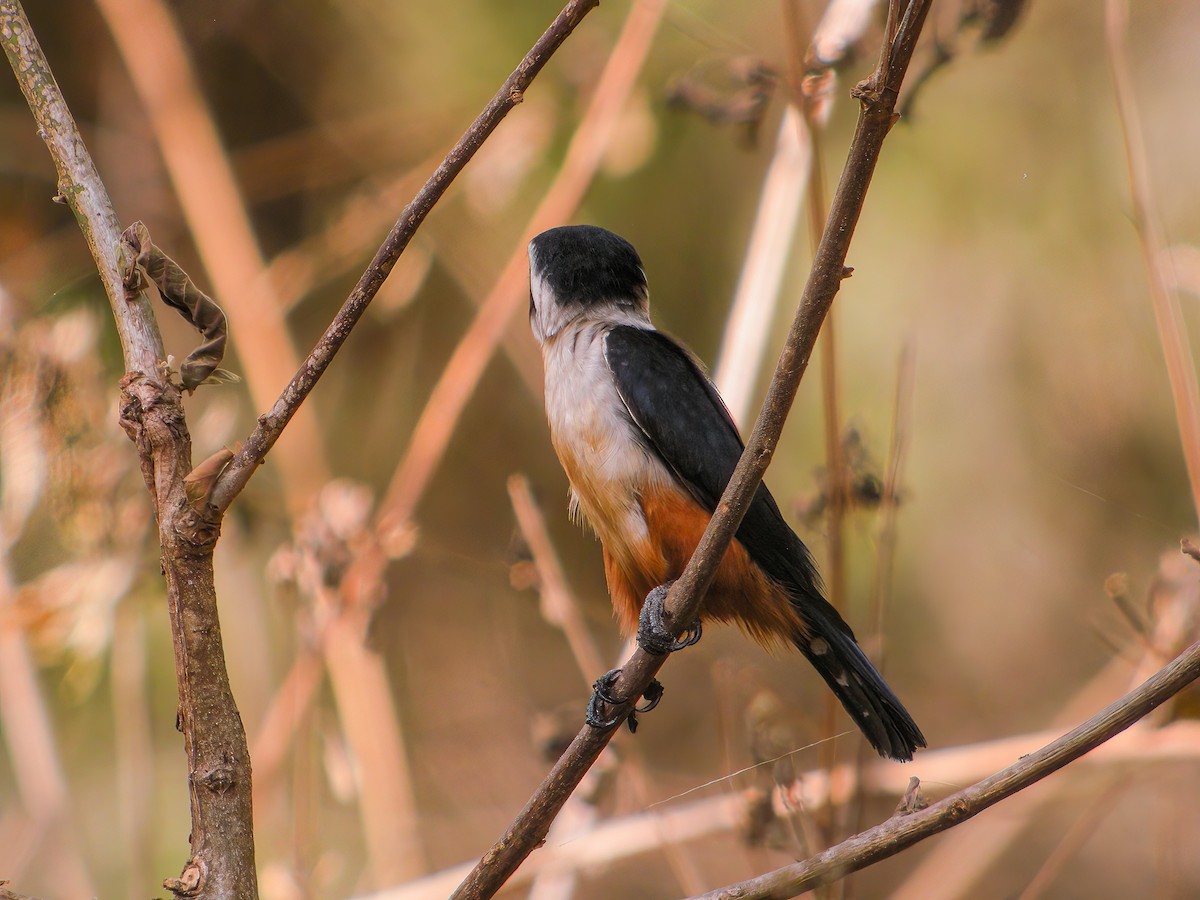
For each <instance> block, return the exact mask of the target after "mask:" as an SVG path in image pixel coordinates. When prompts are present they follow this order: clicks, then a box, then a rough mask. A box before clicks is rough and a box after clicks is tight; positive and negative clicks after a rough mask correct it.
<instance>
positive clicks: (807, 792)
mask: <svg viewBox="0 0 1200 900" xmlns="http://www.w3.org/2000/svg"><path fill="white" fill-rule="evenodd" d="M1060 734H1061V732H1054V731H1041V732H1034V733H1031V734H1022V735H1016V736H1013V737H1009V738H1003V739H1000V740H996V741H988V742H985V743H981V744H969V745H966V746H962V747H948V748H945V749H940V750H931V751H928V752H926V753H922V754H921V778H922V779H923V782H924V785H925V787H924V788H923V790H924V791H927V790H929V786H930V785H933V786H935V788H936V786H940V785H946V784H956V783H957V784H962V783H970V782H973V781H977V780H979V779H981V778H984V777H986V776H987V775H988V774H989V773H992V772H995V771H996V770H997V769H999V768H1002V767H1004V766H1005V765H1007V764H1009V763H1011V762H1012V760H1014V759H1018V758H1019V757H1021V756H1022V755H1023V754H1026V753H1029V752H1031V751H1032V750H1034V749H1036V748H1037V747H1039V746H1043V745H1045V744H1046V743H1049V742H1050V741H1053V740H1054V739H1055V738H1056V737H1058V736H1059V735H1060ZM1198 758H1200V723H1197V722H1190V721H1178V722H1173V723H1171V724H1170V725H1167V726H1165V727H1164V728H1161V729H1159V728H1152V727H1149V726H1146V725H1144V724H1139V725H1135V726H1134V727H1132V728H1130V729H1128V730H1127V731H1125V732H1123V733H1122V734H1120V735H1119V736H1117V737H1115V738H1113V739H1112V740H1111V741H1109V742H1107V743H1105V744H1103V745H1101V746H1100V747H1098V748H1097V749H1096V750H1094V751H1093V752H1092V753H1090V754H1089V755H1088V756H1087V757H1086V765H1087V766H1088V767H1091V768H1094V767H1102V768H1104V769H1105V770H1107V769H1110V768H1111V769H1112V770H1113V771H1120V770H1122V769H1124V768H1127V767H1129V766H1139V767H1148V766H1153V765H1160V764H1161V765H1171V764H1173V763H1179V762H1184V761H1189V760H1195V759H1198ZM857 772H858V769H857V768H856V767H855V766H853V765H843V766H840V767H838V769H837V770H836V771H835V772H834V773H830V772H829V771H828V770H826V769H823V768H816V769H811V770H809V771H807V772H804V773H803V774H801V775H799V776H798V777H797V778H796V779H795V781H793V782H791V783H789V784H782V785H779V786H778V787H777V788H776V789H775V790H774V792H773V794H772V798H771V806H772V809H773V811H774V814H775V815H777V816H780V817H786V816H789V815H791V814H792V813H793V812H794V811H795V810H796V809H797V808H798V807H801V806H803V807H805V808H811V809H817V808H821V807H824V806H830V805H833V806H837V805H840V804H842V803H845V802H846V801H847V800H848V799H849V798H850V795H851V794H852V793H854V792H855V791H856V790H858V787H857V786H856V785H855V779H856V777H857ZM862 777H863V784H862V786H861V787H862V790H863V791H864V792H865V793H867V794H868V795H870V796H877V797H894V798H900V797H903V796H904V793H905V791H906V789H907V788H908V783H909V779H910V775H909V769H907V768H904V767H901V766H898V765H896V764H894V763H888V762H883V761H876V762H874V763H872V764H870V765H868V766H866V767H865V769H863V770H862ZM719 786H721V787H722V788H723V786H724V783H723V782H720V783H719ZM1043 793H1044V794H1045V795H1046V796H1048V797H1050V798H1053V797H1054V796H1056V795H1057V791H1053V792H1049V791H1048V792H1035V793H1033V794H1030V795H1028V796H1029V797H1030V800H1031V801H1037V802H1040V801H1041V797H1042V795H1043ZM1024 796H1025V795H1022V797H1024ZM757 798H758V794H757V793H756V792H755V791H735V792H731V793H726V792H724V791H723V790H722V791H721V793H719V794H718V795H716V796H711V797H702V798H700V799H684V798H680V797H676V798H672V799H670V800H667V801H663V802H662V803H660V804H657V805H656V806H655V808H654V809H648V810H644V811H642V812H637V813H631V814H629V815H627V816H618V817H614V818H612V819H608V820H607V821H604V822H601V823H599V824H597V825H596V826H595V828H593V829H592V830H591V831H590V832H589V833H587V834H586V835H581V836H579V837H577V838H574V839H572V840H571V841H570V842H569V843H556V842H555V841H553V840H550V841H547V843H546V846H544V847H543V848H542V849H541V850H539V851H538V852H537V853H536V854H535V855H533V856H531V857H530V858H529V860H528V861H527V862H526V863H525V865H523V866H522V867H521V868H520V869H518V870H517V872H516V873H515V874H514V875H513V877H512V878H511V879H510V880H509V882H508V887H509V888H517V887H520V886H522V885H525V884H528V883H529V882H530V881H531V880H533V879H535V878H537V877H539V876H540V875H541V874H542V873H543V872H547V871H552V872H562V871H569V870H578V869H581V868H589V867H591V868H597V867H601V866H604V865H613V864H616V863H619V862H621V861H622V860H626V859H629V858H631V857H636V856H640V855H643V854H649V853H656V852H660V851H661V850H662V849H663V841H664V840H666V839H670V840H671V841H674V842H677V843H680V844H683V843H687V842H689V841H693V840H700V839H703V838H706V837H711V836H712V835H715V834H721V833H729V832H737V831H740V830H741V829H742V828H744V826H745V823H746V819H747V816H748V814H749V811H750V806H751V804H752V803H755V802H757ZM655 816H659V817H661V819H660V822H659V825H660V826H662V827H661V828H659V827H657V826H656V824H655V821H654V817H655ZM991 823H992V820H991V819H986V820H981V821H980V822H979V824H980V825H985V824H991ZM954 835H955V833H952V834H951V835H949V836H948V839H951V838H953V837H954ZM469 869H470V866H469V864H467V863H464V864H462V865H459V866H455V867H453V868H450V869H446V870H444V871H441V872H436V873H433V874H430V875H427V876H425V877H423V878H420V879H417V880H415V881H412V882H409V883H408V884H403V885H399V886H397V887H395V888H392V889H389V890H386V891H379V892H376V893H373V894H365V895H362V896H360V897H358V898H357V900H426V898H431V897H438V896H444V895H446V894H447V893H448V892H449V891H451V890H453V888H454V886H455V885H456V884H458V883H459V882H460V881H461V880H462V879H463V878H464V877H465V876H466V874H467V873H468V871H469ZM952 869H953V866H947V865H946V864H943V866H942V867H941V874H942V876H943V877H949V876H950V872H951V870H952ZM597 877H602V876H600V875H599V874H598V875H597ZM969 887H970V885H969V882H968V883H967V884H966V887H965V889H967V890H969ZM901 890H902V891H903V889H901ZM935 893H937V892H934V891H933V887H932V886H926V888H925V893H923V894H922V893H912V892H905V893H902V894H901V893H897V894H896V896H897V897H899V896H902V895H903V896H906V897H922V896H923V897H930V896H934V895H935ZM950 893H951V895H953V892H950ZM938 895H940V896H946V894H944V893H941V894H938ZM960 896H961V894H960Z"/></svg>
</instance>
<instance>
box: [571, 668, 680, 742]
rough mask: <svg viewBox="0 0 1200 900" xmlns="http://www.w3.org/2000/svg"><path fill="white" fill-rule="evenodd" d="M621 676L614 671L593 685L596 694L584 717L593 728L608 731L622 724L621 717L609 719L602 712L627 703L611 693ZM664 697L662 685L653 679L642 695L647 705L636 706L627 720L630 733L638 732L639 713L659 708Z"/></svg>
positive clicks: (618, 672)
mask: <svg viewBox="0 0 1200 900" xmlns="http://www.w3.org/2000/svg"><path fill="white" fill-rule="evenodd" d="M620 675H621V670H620V669H613V670H612V671H610V672H606V673H605V674H604V675H601V676H600V677H599V678H598V679H596V683H595V684H593V685H592V688H593V691H594V692H593V694H592V698H591V699H590V700H588V705H587V715H586V716H585V717H584V719H585V721H586V722H587V723H588V724H589V725H591V726H592V727H593V728H600V729H605V730H607V729H609V728H612V727H613V726H614V725H619V724H620V722H621V717H620V716H615V717H613V718H609V717H608V716H606V715H604V714H603V711H602V710H603V707H604V706H620V705H621V704H622V703H624V702H625V701H624V700H621V699H618V698H617V697H614V696H613V695H612V693H611V691H612V688H613V685H614V684H616V683H617V679H618V678H619V677H620ZM662 695H663V686H662V684H661V683H660V682H659V680H658V679H657V678H653V679H651V680H650V683H649V684H648V685H646V690H645V691H644V692H643V693H642V696H643V697H645V698H646V704H645V705H644V706H635V707H634V708H633V710H632V711H630V713H629V717H628V718H627V719H626V720H625V721H627V722H628V723H629V730H630V732H636V731H637V727H638V721H637V716H638V713H648V712H650V710H652V709H654V707H656V706H658V701H659V700H661V699H662Z"/></svg>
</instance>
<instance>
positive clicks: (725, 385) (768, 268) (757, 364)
mask: <svg viewBox="0 0 1200 900" xmlns="http://www.w3.org/2000/svg"><path fill="white" fill-rule="evenodd" d="M811 155H812V133H811V132H810V131H809V129H808V125H807V124H806V123H805V121H804V117H803V116H802V115H800V113H798V112H797V111H796V109H795V107H793V106H790V105H789V106H788V107H787V108H786V109H785V110H784V111H783V117H782V118H781V119H780V120H779V133H778V135H777V136H776V138H775V153H774V155H773V156H772V157H771V164H770V166H768V168H767V174H766V176H765V177H764V178H763V184H762V190H761V192H760V193H759V198H758V211H757V213H755V217H754V225H753V226H752V227H751V230H750V240H749V242H748V244H747V247H746V252H745V255H744V257H743V259H742V271H741V273H740V274H739V275H738V282H737V287H736V288H735V289H734V295H733V303H732V305H731V306H730V310H729V317H728V319H727V320H726V325H725V331H724V333H723V336H722V338H721V349H720V351H719V353H718V354H717V364H716V366H715V367H714V368H713V381H715V382H716V384H717V388H718V389H719V390H720V391H721V396H722V397H724V398H725V405H726V406H728V407H729V412H730V413H731V414H732V415H733V420H734V421H735V422H737V423H738V424H739V425H741V426H744V424H745V422H746V420H747V418H748V416H749V414H750V412H751V403H752V400H753V398H754V396H755V389H756V387H757V382H758V374H759V372H760V371H761V369H762V360H763V357H764V355H765V354H766V350H767V338H768V336H769V335H770V331H771V324H772V322H773V321H774V319H775V310H776V305H777V303H778V300H779V290H780V287H781V286H782V284H783V276H784V273H785V272H786V270H787V266H788V262H789V261H790V259H791V255H792V253H791V251H792V247H793V246H794V244H795V233H796V224H797V222H798V221H799V218H800V207H801V203H802V201H803V198H804V191H805V187H806V186H807V184H808V179H809V161H810V159H811Z"/></svg>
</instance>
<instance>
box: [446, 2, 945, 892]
mask: <svg viewBox="0 0 1200 900" xmlns="http://www.w3.org/2000/svg"><path fill="white" fill-rule="evenodd" d="M928 9H929V2H928V0H913V2H912V3H911V4H909V5H907V6H906V7H905V9H904V12H903V16H902V18H901V19H900V21H899V23H898V25H897V28H896V31H895V35H896V36H895V39H894V41H892V42H891V43H888V44H886V45H885V46H884V48H883V51H882V53H881V57H880V66H879V68H877V69H876V71H875V72H874V73H872V75H871V76H870V77H869V78H868V79H867V80H866V81H864V82H862V83H861V84H859V85H858V87H857V88H856V89H855V91H854V96H855V97H857V98H858V99H859V100H860V101H861V103H862V110H861V113H860V115H859V120H858V126H857V128H856V129H855V133H854V139H853V141H852V142H851V146H850V151H849V154H848V159H847V163H846V168H845V170H844V171H843V173H842V177H841V180H840V182H839V184H838V189H837V192H836V194H835V195H834V200H833V208H832V209H831V210H830V215H829V220H828V227H827V228H826V230H825V233H824V235H823V236H822V239H821V243H820V246H819V247H818V249H817V254H816V257H815V259H814V262H813V268H812V270H811V271H810V273H809V277H808V281H807V283H806V284H805V288H804V294H803V296H802V298H801V301H800V307H799V309H798V310H797V313H796V318H795V321H794V322H793V325H792V329H791V332H790V333H789V335H788V338H787V342H786V344H785V347H784V350H783V354H782V355H781V357H780V360H779V364H778V365H777V367H776V370H775V377H774V378H773V379H772V382H771V388H770V390H769V392H768V395H767V400H766V403H765V404H764V407H763V411H762V413H761V414H760V415H759V418H758V422H757V423H756V425H755V427H754V431H753V432H752V433H751V435H750V440H749V441H748V442H747V446H746V451H745V452H744V453H743V454H742V458H741V460H740V461H739V463H738V465H737V468H736V469H735V471H734V473H733V476H732V478H731V479H730V482H729V486H728V487H727V488H726V490H725V493H724V495H723V496H722V497H721V501H720V503H719V504H718V506H717V512H716V514H715V515H714V516H713V518H712V520H711V521H710V522H709V524H708V528H707V529H706V530H705V533H704V536H703V538H702V539H701V541H700V545H699V546H698V547H697V549H696V552H695V553H694V554H693V556H692V559H691V561H690V562H689V563H688V566H687V568H686V570H685V571H684V573H683V575H682V576H681V577H680V578H679V580H678V581H677V582H675V584H674V586H673V587H672V588H671V591H670V593H669V595H668V597H667V608H668V615H669V619H670V621H671V622H672V623H685V622H691V621H692V620H693V619H694V618H695V616H696V613H697V611H698V609H699V606H700V602H701V600H702V598H703V595H704V591H705V590H706V589H707V587H708V585H709V584H710V583H711V581H712V578H713V576H714V575H715V573H716V569H717V566H718V565H719V564H720V561H721V559H722V558H723V556H724V554H725V549H726V548H727V547H728V546H729V542H730V541H731V540H732V539H733V535H734V532H735V531H736V530H737V527H738V525H739V524H740V522H741V519H742V516H743V515H744V514H745V510H746V508H747V507H748V506H749V504H750V500H751V498H752V497H753V496H754V492H755V490H756V489H757V487H758V485H759V483H760V482H761V481H762V476H763V472H764V471H765V470H766V468H767V465H768V464H769V463H770V460H771V456H772V455H773V453H774V450H775V445H776V443H777V442H778V440H779V435H780V433H781V432H782V430H783V423H784V420H785V419H786V417H787V413H788V410H789V409H790V408H791V404H792V400H793V399H794V397H795V394H796V390H797V388H798V387H799V384H800V378H801V377H802V376H803V374H804V370H805V368H806V366H807V364H808V359H809V357H810V355H811V354H812V348H813V345H814V343H815V342H816V339H817V334H818V332H819V331H820V327H821V322H822V321H823V320H824V318H825V313H826V312H827V311H828V309H829V307H830V305H831V304H832V303H833V298H834V296H835V295H836V294H837V291H838V288H839V287H840V286H841V281H842V278H843V277H844V266H845V261H846V253H847V251H848V249H849V246H850V238H851V237H852V235H853V234H854V226H855V225H856V224H857V222H858V217H859V214H860V212H861V210H862V205H863V202H864V200H865V197H866V191H867V187H868V185H869V184H870V180H871V174H872V173H873V172H874V169H875V163H876V161H877V160H878V159H879V152H880V149H881V148H882V146H883V141H884V138H886V137H887V133H888V131H889V130H890V129H891V126H892V123H893V121H894V119H893V110H894V109H895V103H896V98H897V95H898V93H899V89H900V84H901V82H902V81H903V79H904V73H905V71H906V70H907V67H908V63H909V60H910V59H911V58H912V51H913V48H914V46H915V44H916V40H917V36H918V35H919V34H920V31H921V26H922V25H923V24H924V21H925V15H926V13H927V12H928ZM885 63H886V66H885ZM677 627H681V626H677ZM665 661H666V658H665V657H655V656H651V655H650V654H648V653H646V652H645V651H643V650H641V649H638V650H637V651H635V652H634V654H633V656H632V657H631V658H630V660H629V661H628V662H627V663H626V664H625V666H624V669H623V672H622V675H621V677H620V678H619V680H618V682H617V684H616V685H615V686H614V691H615V692H616V693H615V695H616V696H624V697H626V698H628V699H627V700H626V702H625V703H623V704H620V705H619V706H618V707H617V708H616V709H615V710H610V711H609V712H610V713H611V714H615V715H616V716H617V718H618V720H620V719H623V718H624V717H625V716H627V715H628V713H629V712H630V711H631V709H632V707H633V704H634V702H636V700H637V699H638V698H640V696H641V695H642V692H643V691H644V690H645V689H646V686H647V685H648V684H649V682H650V679H651V678H652V677H653V676H654V674H655V673H656V672H657V671H658V670H659V669H660V668H661V667H662V665H663V663H664V662H665ZM614 728H615V726H614ZM613 730H614V729H613V728H609V729H607V730H602V729H598V728H593V727H592V726H590V725H585V726H584V727H583V729H582V730H581V731H580V732H579V734H578V735H576V737H575V740H574V741H573V742H572V743H571V746H570V747H569V748H568V749H567V751H566V752H565V753H564V754H563V756H562V757H561V758H560V759H559V760H558V762H557V763H556V764H555V765H554V767H553V769H552V770H551V771H550V774H549V775H548V776H547V777H546V780H545V781H543V782H542V785H541V786H540V787H539V788H538V790H537V791H536V792H535V793H534V795H533V797H531V798H530V800H529V802H528V803H527V804H526V805H525V808H524V809H523V810H522V811H521V812H520V814H519V815H518V816H517V818H516V820H515V821H514V822H513V824H512V825H511V826H510V827H509V828H508V830H507V831H506V833H505V835H504V837H503V838H501V840H500V841H499V842H497V843H496V845H495V846H493V847H492V849H491V850H489V851H488V852H487V853H486V854H485V855H484V857H483V858H482V859H481V860H480V862H479V865H477V866H476V867H475V869H474V871H472V873H471V875H470V876H468V877H467V879H466V880H465V881H464V882H463V883H462V885H460V886H459V889H458V891H457V892H456V893H455V896H456V897H464V898H465V897H483V896H491V895H492V894H494V893H495V892H496V890H498V889H499V887H500V886H501V885H502V884H504V882H505V880H506V879H507V878H508V876H509V875H510V874H512V872H513V871H514V870H515V869H516V868H517V866H519V865H520V864H521V861H522V860H524V858H525V857H526V856H528V855H529V853H530V852H531V851H532V850H533V848H534V847H535V846H537V845H538V844H539V843H540V842H541V841H542V840H544V839H545V836H546V832H547V830H548V829H549V827H550V822H551V821H552V820H553V818H554V816H555V815H556V814H557V812H558V810H559V809H560V808H561V806H562V804H563V803H564V802H565V801H566V798H567V796H569V794H570V792H571V791H572V790H574V788H575V786H576V785H578V783H579V780H580V779H581V778H582V777H583V773H584V772H586V771H587V769H588V767H589V766H590V765H591V764H592V762H594V761H595V759H596V757H597V756H598V755H599V754H600V752H601V750H603V749H604V747H605V745H606V744H607V743H608V740H609V738H610V737H611V736H612V733H613Z"/></svg>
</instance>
